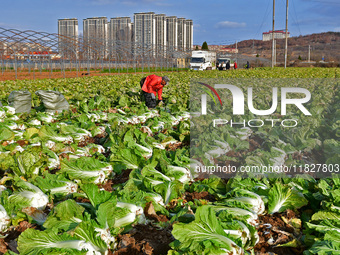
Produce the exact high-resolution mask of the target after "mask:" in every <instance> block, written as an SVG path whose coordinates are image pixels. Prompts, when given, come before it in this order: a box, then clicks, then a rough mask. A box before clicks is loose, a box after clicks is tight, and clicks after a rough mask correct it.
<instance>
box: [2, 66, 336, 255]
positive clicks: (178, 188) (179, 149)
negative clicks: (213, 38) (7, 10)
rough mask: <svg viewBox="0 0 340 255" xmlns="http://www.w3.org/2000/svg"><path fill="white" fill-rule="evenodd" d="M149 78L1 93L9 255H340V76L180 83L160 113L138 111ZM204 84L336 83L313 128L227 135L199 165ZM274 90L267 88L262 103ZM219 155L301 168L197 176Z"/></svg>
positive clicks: (29, 85) (240, 162) (317, 104)
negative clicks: (44, 96) (23, 97)
mask: <svg viewBox="0 0 340 255" xmlns="http://www.w3.org/2000/svg"><path fill="white" fill-rule="evenodd" d="M156 74H158V75H165V73H156ZM146 75H147V74H145V73H144V74H122V75H113V76H100V77H84V78H74V79H55V80H53V79H46V80H34V81H29V80H20V81H19V80H17V81H5V82H0V102H1V104H0V254H6V255H13V254H24V255H25V254H29V255H38V254H49V255H52V254H56V255H57V254H58V255H59V254H69V255H71V254H72V255H73V254H87V255H104V254H116V255H118V254H129V255H130V254H148V255H149V254H159V255H165V254H169V255H180V254H207V255H208V254H209V255H210V254H226V255H232V254H235V255H236V254H285V255H289V254H305V255H311V254H340V179H339V165H340V141H339V138H340V88H339V83H338V79H336V78H340V70H339V68H287V69H282V68H274V69H268V68H257V69H253V70H230V71H228V72H219V71H207V72H191V71H189V72H169V73H166V75H167V76H168V77H169V78H170V83H169V85H167V86H165V87H164V89H163V100H164V104H162V105H158V106H157V107H156V108H155V109H148V108H147V107H146V106H145V104H144V102H143V101H142V100H141V95H140V85H139V81H140V79H141V78H142V77H145V76H146ZM194 78H195V79H208V78H226V79H229V78H247V79H254V78H265V79H272V78H282V79H285V78H313V79H317V80H318V81H322V79H323V78H327V79H329V80H332V82H331V83H327V82H325V83H322V82H321V84H322V86H320V82H318V83H313V82H311V83H307V85H304V86H305V88H306V89H308V90H309V91H310V92H311V94H312V100H311V102H310V103H309V104H308V109H309V110H310V112H311V113H312V117H311V116H302V114H300V115H298V116H296V117H297V118H299V120H301V121H303V123H304V124H305V126H304V125H302V126H298V127H294V128H290V129H285V128H283V127H279V128H277V129H276V128H273V129H268V128H266V127H263V128H262V127H261V128H252V129H249V128H248V129H242V128H241V129H235V128H229V127H226V128H224V130H223V132H222V133H220V135H219V136H220V138H224V141H225V140H227V141H228V143H222V141H221V140H219V137H218V136H213V134H211V133H207V134H204V138H206V140H208V138H209V140H210V141H214V144H210V145H209V146H210V147H208V148H209V149H211V151H214V153H213V152H211V153H210V154H209V153H205V154H204V155H202V158H204V157H205V158H204V159H202V162H199V161H198V160H193V159H192V158H190V153H191V151H190V149H192V148H190V147H191V146H192V143H191V142H192V141H191V137H190V131H191V124H192V122H191V118H192V115H191V114H190V109H189V102H190V91H189V90H190V89H189V84H190V81H191V80H192V79H194ZM269 89H270V88H268V87H265V86H263V87H259V88H258V90H259V91H257V95H259V98H260V100H262V99H261V98H262V95H265V93H267V91H268V90H269ZM18 90H27V91H29V92H30V93H31V94H32V108H31V112H30V113H16V112H15V108H13V107H11V106H9V104H8V97H9V95H10V93H11V92H12V91H18ZM39 90H53V91H59V92H61V93H62V94H63V95H64V97H65V98H66V100H67V101H68V103H69V105H70V110H69V111H63V112H62V113H49V112H47V111H46V109H45V108H46V105H45V106H44V105H43V104H42V102H41V101H40V98H39V97H38V95H36V94H35V92H37V91H39ZM263 100H267V99H266V98H265V97H263ZM250 117H253V116H250ZM276 117H277V118H280V117H281V116H279V114H277V116H276ZM202 132H203V133H204V131H202ZM196 142H197V141H196ZM190 143H191V145H190ZM197 148H199V147H197ZM194 150H195V148H194ZM197 150H198V149H196V151H197ZM216 153H217V154H218V155H217V156H218V157H217V160H218V161H223V162H224V163H225V164H228V165H230V166H233V167H235V168H237V169H239V168H240V167H241V166H245V165H261V164H278V165H280V166H283V165H287V166H288V165H289V166H294V167H295V168H293V169H295V170H296V169H297V171H295V173H294V175H292V176H290V178H286V176H282V175H261V176H257V177H256V176H254V177H252V178H242V177H239V176H237V177H234V178H228V176H225V175H222V174H221V175H217V174H215V175H209V174H207V173H206V172H205V173H197V172H195V171H193V170H192V168H191V167H190V166H193V165H197V164H201V163H204V162H203V161H212V160H213V161H214V160H216V158H214V159H212V155H213V156H216ZM318 164H319V165H318ZM312 165H313V166H316V167H317V168H316V171H315V170H314V169H311V166H312ZM324 166H326V168H327V169H326V170H329V171H328V176H326V177H325V176H324V177H320V176H318V175H317V173H319V172H322V169H323V167H324ZM318 167H319V168H318ZM330 168H331V169H330ZM318 169H319V170H318ZM302 170H303V171H302Z"/></svg>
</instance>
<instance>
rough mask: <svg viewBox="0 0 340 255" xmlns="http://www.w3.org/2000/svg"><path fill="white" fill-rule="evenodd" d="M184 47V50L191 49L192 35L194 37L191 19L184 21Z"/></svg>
mask: <svg viewBox="0 0 340 255" xmlns="http://www.w3.org/2000/svg"><path fill="white" fill-rule="evenodd" d="M185 36H186V39H185V49H186V50H192V49H193V37H194V31H193V23H192V20H191V19H187V20H186V21H185Z"/></svg>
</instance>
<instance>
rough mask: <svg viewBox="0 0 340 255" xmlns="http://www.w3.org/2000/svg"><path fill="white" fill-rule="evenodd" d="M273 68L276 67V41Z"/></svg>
mask: <svg viewBox="0 0 340 255" xmlns="http://www.w3.org/2000/svg"><path fill="white" fill-rule="evenodd" d="M274 66H276V40H275V41H274Z"/></svg>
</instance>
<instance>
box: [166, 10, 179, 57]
mask: <svg viewBox="0 0 340 255" xmlns="http://www.w3.org/2000/svg"><path fill="white" fill-rule="evenodd" d="M177 30H178V26H177V17H176V16H170V17H166V45H167V47H168V49H169V50H170V51H175V50H177V41H178V39H177V38H178V36H177Z"/></svg>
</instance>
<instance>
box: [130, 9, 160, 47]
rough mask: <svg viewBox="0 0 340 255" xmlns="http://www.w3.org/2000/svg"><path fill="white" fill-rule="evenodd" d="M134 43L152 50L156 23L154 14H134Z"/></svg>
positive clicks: (154, 42) (154, 41)
mask: <svg viewBox="0 0 340 255" xmlns="http://www.w3.org/2000/svg"><path fill="white" fill-rule="evenodd" d="M134 38H135V40H134V41H135V43H136V44H137V45H140V46H141V47H147V48H149V49H153V48H154V46H155V44H156V21H155V13H154V12H143V13H135V14H134Z"/></svg>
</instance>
